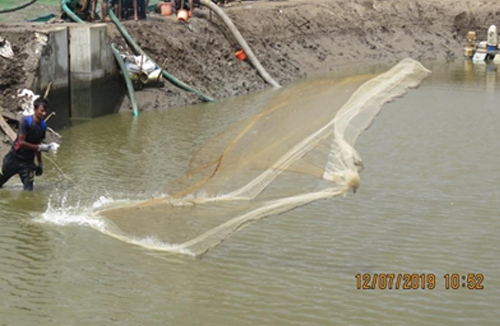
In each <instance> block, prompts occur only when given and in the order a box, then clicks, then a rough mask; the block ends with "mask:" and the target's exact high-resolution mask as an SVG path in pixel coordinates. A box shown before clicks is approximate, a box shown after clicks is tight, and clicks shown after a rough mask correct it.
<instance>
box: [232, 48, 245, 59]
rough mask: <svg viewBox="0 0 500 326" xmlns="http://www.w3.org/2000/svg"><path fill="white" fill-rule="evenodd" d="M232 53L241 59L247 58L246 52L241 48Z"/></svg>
mask: <svg viewBox="0 0 500 326" xmlns="http://www.w3.org/2000/svg"><path fill="white" fill-rule="evenodd" d="M234 55H235V56H236V58H238V59H239V60H241V61H245V60H246V59H247V54H246V53H245V51H243V50H238V51H236V52H235V53H234Z"/></svg>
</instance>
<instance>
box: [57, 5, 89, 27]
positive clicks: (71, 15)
mask: <svg viewBox="0 0 500 326" xmlns="http://www.w3.org/2000/svg"><path fill="white" fill-rule="evenodd" d="M69 1H70V0H61V7H62V10H63V11H64V12H65V13H66V15H68V17H69V18H71V19H72V20H73V21H74V22H76V23H85V22H84V21H83V20H81V19H80V17H78V16H77V15H75V13H74V12H73V11H72V10H71V9H69V7H68V3H69Z"/></svg>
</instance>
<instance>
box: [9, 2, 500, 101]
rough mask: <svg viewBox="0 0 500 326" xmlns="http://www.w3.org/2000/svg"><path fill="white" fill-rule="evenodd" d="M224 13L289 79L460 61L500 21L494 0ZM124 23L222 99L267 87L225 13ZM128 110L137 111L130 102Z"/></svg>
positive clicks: (170, 89) (20, 46)
mask: <svg viewBox="0 0 500 326" xmlns="http://www.w3.org/2000/svg"><path fill="white" fill-rule="evenodd" d="M225 10H226V12H227V13H228V15H229V16H230V17H231V19H232V20H233V21H234V23H235V25H236V26H237V27H238V28H239V30H240V32H241V33H242V35H243V36H244V37H245V39H246V40H247V42H248V43H249V45H250V46H251V47H252V49H253V50H254V52H255V53H256V55H257V56H258V58H259V59H260V60H261V62H262V65H263V66H264V67H265V68H266V69H267V70H268V72H269V73H270V74H271V75H272V76H273V77H274V78H275V79H276V80H277V81H278V82H279V83H281V84H283V85H286V84H288V83H290V82H291V81H294V80H297V79H299V78H303V77H305V76H306V75H308V74H312V73H315V72H318V71H328V70H334V69H336V68H337V67H339V66H342V65H349V64H357V63H359V62H363V63H370V62H395V61H398V60H400V59H402V58H405V57H412V58H415V59H419V60H427V59H437V60H442V59H454V58H459V59H461V57H462V49H463V40H464V37H465V35H466V33H467V31H468V30H476V31H477V32H478V37H479V39H485V37H486V30H487V27H488V26H489V25H491V24H497V25H499V24H500V3H499V2H498V1H496V0H482V1H469V0H407V1H400V0H351V1H345V0H316V1H314V2H311V1H306V0H290V1H266V2H261V1H244V2H242V3H234V4H232V5H231V6H229V7H226V8H225ZM30 26H31V25H30ZM125 26H126V27H127V29H128V30H129V32H130V33H131V35H132V36H133V37H134V39H135V40H137V42H138V43H139V44H140V45H141V46H142V48H143V49H144V50H145V51H146V52H147V53H148V54H149V55H150V56H152V57H153V58H154V59H155V60H156V61H157V62H158V63H160V64H161V63H162V62H163V61H164V59H165V58H167V65H166V67H167V70H168V71H169V72H170V73H171V74H173V75H174V76H176V77H177V78H179V79H180V80H182V81H184V82H186V83H188V84H190V85H192V86H193V87H195V88H197V89H199V90H201V91H202V92H204V93H206V94H207V95H210V96H211V97H213V98H215V99H221V98H224V97H228V96H233V95H239V94H244V93H249V92H252V91H255V90H258V89H262V88H265V87H268V86H267V85H266V84H265V83H264V81H263V80H262V79H261V77H260V76H259V75H258V74H257V73H256V71H255V70H254V69H253V68H252V67H251V66H250V65H249V64H248V63H246V62H241V61H238V60H237V59H236V58H235V56H234V52H235V51H236V50H237V49H238V48H239V47H238V45H237V43H236V41H235V40H234V38H233V37H232V36H231V35H230V33H229V32H228V30H227V29H226V28H225V26H223V24H222V22H221V21H220V19H218V18H217V17H216V16H215V15H213V17H212V19H211V20H210V19H209V11H208V9H205V8H204V9H202V10H196V11H195V15H194V17H193V18H192V19H191V20H190V26H191V28H189V26H188V25H186V24H183V23H179V22H177V21H176V20H175V18H174V17H172V16H170V17H167V18H165V17H162V16H160V15H158V14H152V15H150V16H149V19H148V20H147V21H140V22H139V23H136V22H134V21H127V22H125ZM109 27H110V28H109V34H110V36H111V37H112V39H113V40H114V41H115V42H117V43H119V44H121V45H122V46H124V45H125V43H124V41H123V39H122V38H121V36H120V35H119V33H118V32H117V30H116V29H115V28H114V26H113V25H111V24H110V25H109ZM13 28H14V27H12V26H11V25H0V35H1V36H4V37H6V38H7V39H9V40H10V41H11V43H12V46H13V48H14V51H15V52H16V53H20V55H19V56H18V57H17V59H16V60H14V61H12V60H10V61H8V60H6V59H3V58H1V57H0V71H1V74H0V96H1V98H0V106H3V107H4V108H7V109H9V110H16V107H15V105H14V104H13V103H12V102H11V100H12V96H13V95H14V94H15V92H16V91H17V89H19V88H24V87H26V86H29V85H27V84H29V80H30V78H31V79H32V78H33V76H32V75H33V71H34V69H33V60H35V59H36V56H34V55H33V53H32V50H30V49H32V47H33V40H32V36H29V37H28V36H26V38H24V39H23V37H19V36H14V34H12V35H10V34H9V32H10V30H11V29H13ZM15 28H16V29H19V28H22V26H21V27H20V26H19V24H18V25H17V26H15ZM27 28H28V26H27ZM16 35H18V34H16ZM30 51H31V52H30ZM137 98H138V101H139V107H140V109H141V110H151V109H165V108H169V107H177V106H183V105H188V104H196V103H199V102H200V99H199V98H198V97H197V96H196V95H193V94H190V93H187V92H185V91H182V90H180V89H178V88H176V87H174V86H172V85H170V84H166V85H165V86H164V87H162V88H146V89H144V90H143V91H140V92H138V93H137ZM122 110H130V105H129V103H128V100H125V102H124V103H123V105H122Z"/></svg>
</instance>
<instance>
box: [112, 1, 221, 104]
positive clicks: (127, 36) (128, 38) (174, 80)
mask: <svg viewBox="0 0 500 326" xmlns="http://www.w3.org/2000/svg"><path fill="white" fill-rule="evenodd" d="M108 15H109V17H110V18H111V20H112V21H113V23H114V24H115V25H116V27H117V28H118V30H119V31H120V33H121V34H122V36H123V37H124V38H125V40H126V41H127V43H128V44H129V45H130V46H131V47H132V48H133V49H134V51H136V52H137V53H139V54H142V55H144V56H146V58H148V59H149V60H151V61H152V62H154V61H153V60H152V59H151V58H150V57H149V56H148V55H147V54H146V53H145V52H144V51H143V50H142V49H141V47H140V46H139V45H137V43H135V41H134V40H133V39H132V37H131V36H130V34H129V33H128V32H127V30H126V29H125V27H123V25H122V24H121V23H120V21H119V20H118V18H117V17H116V15H115V13H114V12H113V10H108ZM155 64H156V63H155ZM156 65H157V66H158V67H159V65H158V64H156ZM162 74H163V76H164V77H165V78H166V79H167V80H169V81H170V82H171V83H172V84H174V85H175V86H177V87H180V88H182V89H184V90H186V91H188V92H191V93H195V94H197V95H198V96H199V97H201V98H202V99H203V100H204V101H207V102H214V100H213V99H212V98H211V97H209V96H207V95H205V94H203V93H202V92H200V91H199V90H197V89H194V88H192V87H191V86H189V85H187V84H185V83H183V82H181V81H180V80H178V79H177V78H175V77H174V76H172V75H170V74H169V73H168V72H167V71H166V70H165V69H162Z"/></svg>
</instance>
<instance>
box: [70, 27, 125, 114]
mask: <svg viewBox="0 0 500 326" xmlns="http://www.w3.org/2000/svg"><path fill="white" fill-rule="evenodd" d="M68 32H69V58H70V59H69V76H70V80H69V85H70V94H71V96H70V101H71V104H70V106H71V118H72V119H90V118H94V117H97V116H101V115H104V114H109V113H114V112H116V111H117V110H118V106H119V105H120V103H121V100H122V98H123V87H122V84H121V81H120V79H119V74H118V71H117V66H116V63H115V59H114V57H113V54H112V52H111V48H110V45H109V40H108V35H107V25H106V24H92V25H90V24H85V25H84V24H78V25H75V26H71V27H69V30H68Z"/></svg>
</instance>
